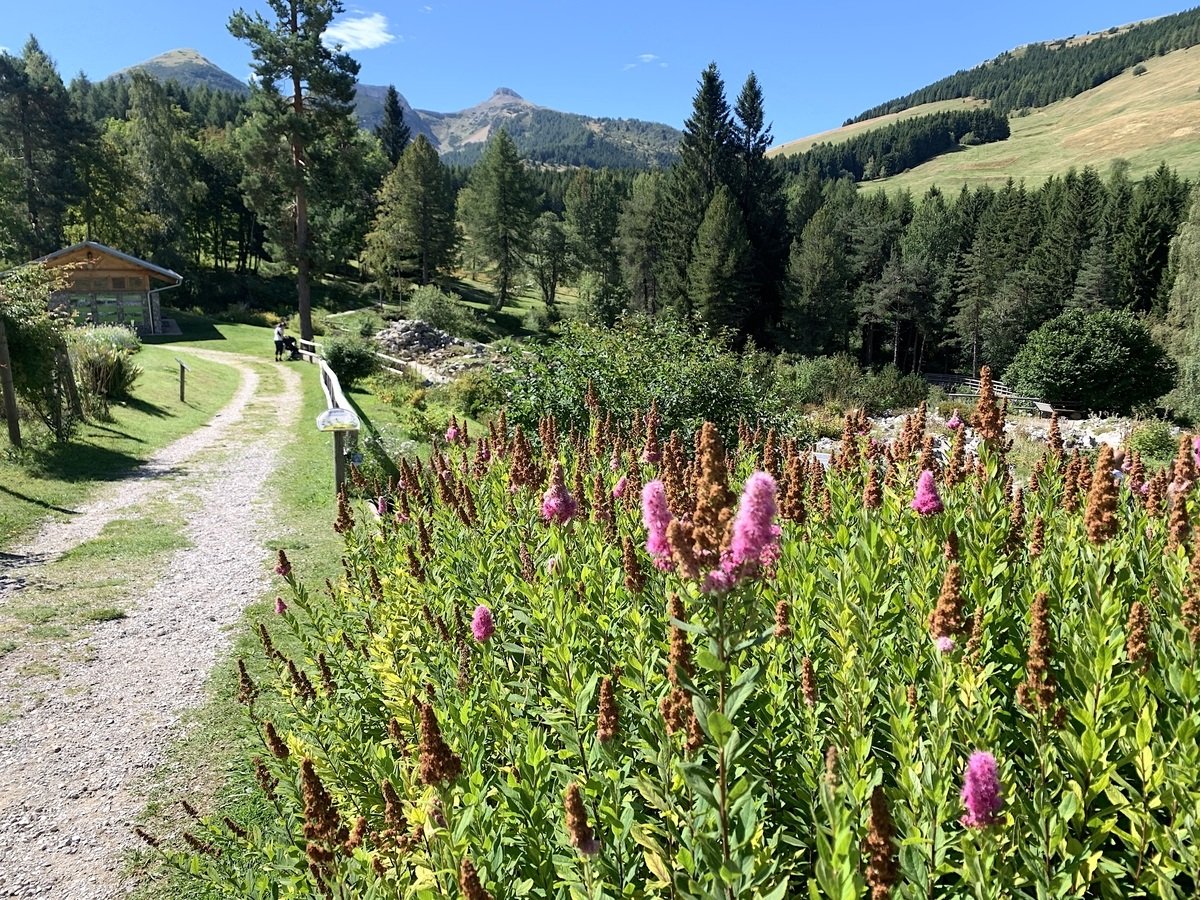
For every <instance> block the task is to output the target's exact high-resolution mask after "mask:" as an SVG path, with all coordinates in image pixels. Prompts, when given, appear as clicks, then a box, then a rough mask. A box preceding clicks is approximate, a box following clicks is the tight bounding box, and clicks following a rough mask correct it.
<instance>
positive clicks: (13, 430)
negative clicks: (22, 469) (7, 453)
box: [0, 319, 21, 447]
mask: <svg viewBox="0 0 1200 900" xmlns="http://www.w3.org/2000/svg"><path fill="white" fill-rule="evenodd" d="M0 388H2V389H3V394H4V420H5V421H6V422H8V442H9V443H10V444H12V445H13V446H14V447H20V446H21V420H20V419H19V418H18V413H17V389H16V386H15V385H14V384H13V377H12V358H11V357H10V356H9V355H8V332H7V330H5V328H4V319H0Z"/></svg>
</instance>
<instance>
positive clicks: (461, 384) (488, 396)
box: [450, 369, 504, 420]
mask: <svg viewBox="0 0 1200 900" xmlns="http://www.w3.org/2000/svg"><path fill="white" fill-rule="evenodd" d="M450 397H451V400H452V402H453V403H454V407H455V409H458V410H460V411H461V412H464V413H466V414H467V415H468V416H470V417H471V418H472V419H477V420H478V419H481V418H483V417H484V416H485V415H487V414H488V413H489V412H491V411H492V410H494V409H496V408H497V407H498V406H500V404H501V403H502V402H503V400H504V394H503V392H502V391H501V388H500V385H498V384H497V383H496V379H495V377H494V376H493V375H492V373H491V372H490V371H488V370H487V369H472V370H470V371H467V372H463V373H462V374H461V375H459V376H458V378H456V379H454V381H453V383H451V385H450Z"/></svg>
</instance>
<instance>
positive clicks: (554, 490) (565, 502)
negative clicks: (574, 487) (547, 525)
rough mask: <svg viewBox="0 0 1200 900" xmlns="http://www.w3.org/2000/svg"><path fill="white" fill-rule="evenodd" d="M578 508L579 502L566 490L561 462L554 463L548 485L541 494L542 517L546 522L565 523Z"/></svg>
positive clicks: (572, 516)
mask: <svg viewBox="0 0 1200 900" xmlns="http://www.w3.org/2000/svg"><path fill="white" fill-rule="evenodd" d="M578 509H579V504H578V503H576V502H575V498H574V497H572V496H571V492H570V491H568V490H567V484H566V478H565V476H564V475H563V467H562V463H561V462H556V463H555V464H554V474H553V476H551V478H550V487H548V488H547V489H546V493H545V494H543V495H542V518H543V519H545V520H546V521H547V522H556V523H557V524H559V525H566V524H567V523H568V522H570V521H571V520H572V519H573V518H575V513H576V512H577V511H578Z"/></svg>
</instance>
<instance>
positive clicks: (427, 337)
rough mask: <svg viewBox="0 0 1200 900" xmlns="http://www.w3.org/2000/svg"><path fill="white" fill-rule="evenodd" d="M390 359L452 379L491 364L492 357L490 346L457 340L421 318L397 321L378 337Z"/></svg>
mask: <svg viewBox="0 0 1200 900" xmlns="http://www.w3.org/2000/svg"><path fill="white" fill-rule="evenodd" d="M375 341H376V343H378V344H379V346H380V349H381V350H382V351H383V352H384V353H386V354H387V355H388V356H394V357H395V358H396V359H400V360H404V361H405V362H411V363H417V364H419V365H420V366H422V367H428V368H430V369H433V370H434V371H436V372H437V373H438V374H440V375H442V376H444V377H447V378H451V377H453V376H455V375H458V374H459V373H461V372H465V371H467V370H468V369H477V368H480V367H481V366H485V365H487V364H488V363H489V362H490V361H491V358H492V354H491V353H490V351H489V350H488V348H487V345H486V344H481V343H479V342H478V341H470V340H466V339H464V338H459V337H455V336H454V335H452V334H449V333H447V332H445V331H442V329H440V328H436V327H434V326H433V325H430V324H429V323H428V322H423V321H421V320H420V319H397V320H396V321H394V322H389V323H388V326H387V327H386V328H384V329H383V330H382V331H379V332H377V333H376V334H375Z"/></svg>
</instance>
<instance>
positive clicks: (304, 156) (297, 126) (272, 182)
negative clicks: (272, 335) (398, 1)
mask: <svg viewBox="0 0 1200 900" xmlns="http://www.w3.org/2000/svg"><path fill="white" fill-rule="evenodd" d="M267 5H268V6H269V7H270V10H271V13H272V14H273V16H274V21H268V20H267V19H265V18H263V16H262V15H261V14H260V13H254V14H253V15H251V14H250V13H247V12H246V11H245V10H238V11H237V12H235V13H234V14H233V15H232V16H231V17H230V19H229V31H230V33H231V34H232V35H233V36H234V37H236V38H239V39H241V40H244V41H246V42H247V43H249V44H250V49H251V54H252V56H253V58H254V61H253V63H252V64H251V67H252V68H253V70H254V75H255V81H256V86H255V88H254V90H253V93H252V97H251V101H250V108H251V113H250V117H249V120H248V121H247V123H246V126H245V128H246V131H245V141H244V147H245V152H246V162H247V169H248V178H247V182H246V184H245V187H246V192H247V194H248V195H249V197H250V198H251V201H252V203H253V205H254V207H255V210H256V212H258V213H259V216H260V217H261V218H262V219H263V221H264V223H265V225H266V227H267V230H268V232H269V233H271V235H272V237H273V243H274V244H275V245H276V246H277V247H279V248H281V249H282V251H283V252H284V254H285V256H286V259H287V260H288V262H290V263H292V264H293V265H295V267H296V295H297V305H298V309H299V315H300V336H301V337H302V338H303V339H305V340H312V336H313V328H312V295H311V292H312V288H311V284H310V278H311V275H312V269H313V256H314V254H313V242H312V238H311V236H310V234H309V202H310V196H311V194H312V191H313V186H314V185H313V182H314V178H315V172H316V170H317V166H316V165H315V164H314V160H312V159H310V154H311V153H312V152H313V151H314V149H315V148H316V147H318V145H320V144H322V143H324V145H325V146H326V147H331V148H332V149H336V147H337V145H338V144H339V143H343V141H341V140H334V141H330V140H329V138H330V136H331V134H332V133H336V132H342V133H347V134H349V133H352V132H353V131H354V130H355V129H356V128H357V126H356V125H355V123H354V120H353V118H352V114H353V108H354V83H355V80H356V78H357V76H358V63H357V62H355V61H354V60H353V59H351V58H350V56H349V55H348V54H346V53H343V52H342V50H341V48H340V46H338V47H333V48H331V47H328V46H327V45H326V44H325V43H324V42H323V41H322V35H324V33H325V31H326V29H327V28H328V27H329V23H330V22H331V21H332V20H333V18H334V17H335V16H336V15H337V14H338V13H340V12H341V11H342V4H341V2H340V0H267ZM281 86H282V89H281ZM349 140H350V138H349V137H347V138H346V139H345V142H348V141H349ZM281 146H283V147H286V152H280V147H281Z"/></svg>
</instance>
